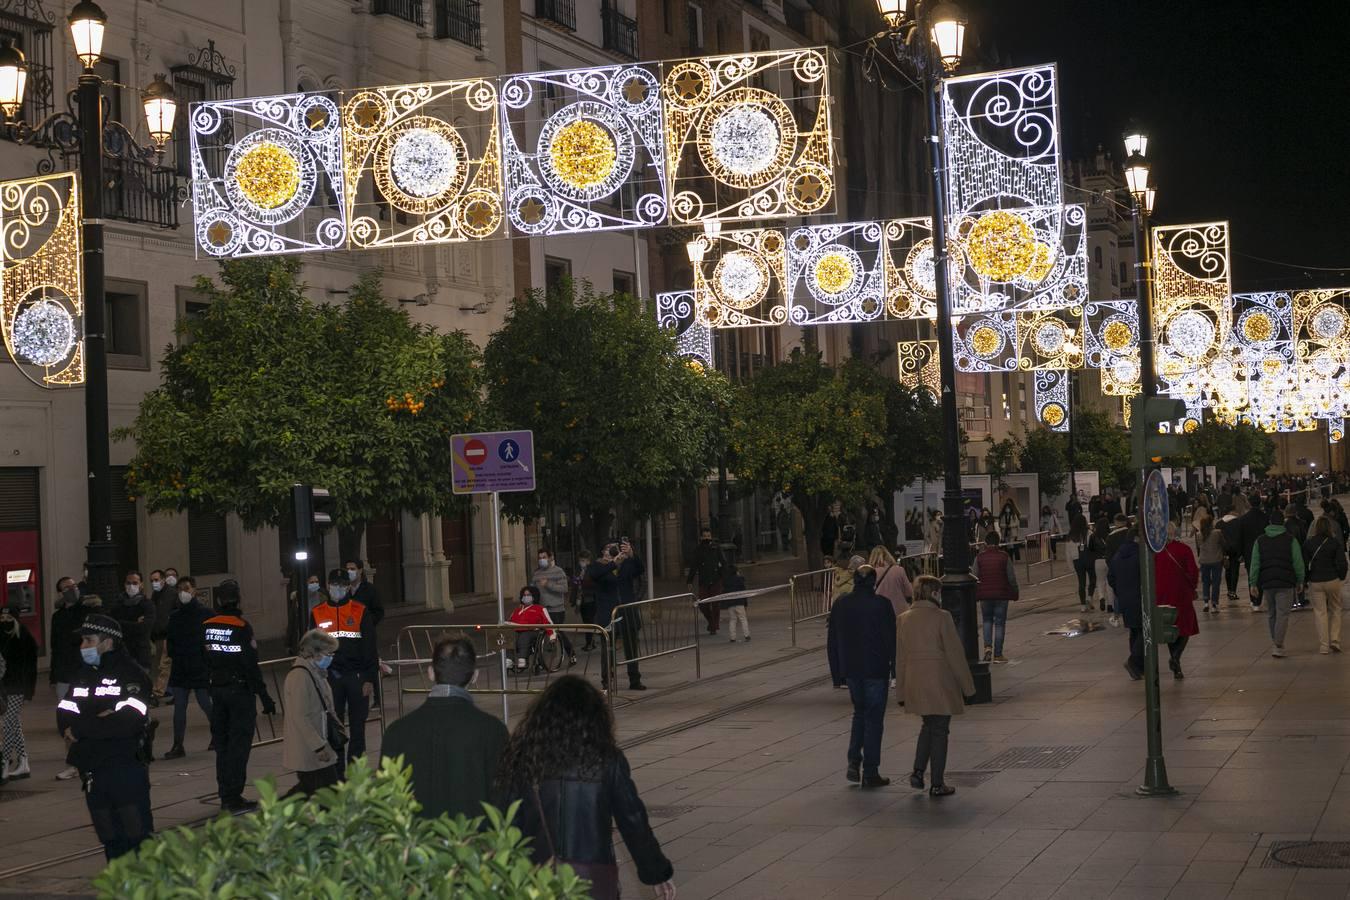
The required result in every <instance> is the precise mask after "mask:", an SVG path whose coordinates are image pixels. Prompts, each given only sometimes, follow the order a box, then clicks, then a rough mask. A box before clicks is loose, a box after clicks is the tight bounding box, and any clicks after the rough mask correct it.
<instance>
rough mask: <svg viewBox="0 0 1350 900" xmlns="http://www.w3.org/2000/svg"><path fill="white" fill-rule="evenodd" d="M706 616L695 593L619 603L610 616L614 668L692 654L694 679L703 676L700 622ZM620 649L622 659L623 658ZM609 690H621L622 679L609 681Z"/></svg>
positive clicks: (615, 678)
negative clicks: (702, 612) (696, 599)
mask: <svg viewBox="0 0 1350 900" xmlns="http://www.w3.org/2000/svg"><path fill="white" fill-rule="evenodd" d="M701 621H703V616H702V614H701V611H700V610H699V608H698V603H697V601H695V599H694V595H693V594H689V593H684V594H671V595H669V596H666V597H654V598H652V599H651V600H635V601H633V602H632V603H620V604H619V605H618V606H616V607H614V612H613V613H611V614H610V620H609V636H610V645H611V647H612V652H613V654H614V656H613V661H614V664H615V666H626V665H628V664H629V663H640V662H644V661H646V660H649V659H657V658H659V657H662V656H671V655H673V654H676V653H685V652H688V651H691V650H692V651H693V653H694V677H695V678H702V677H703V657H702V655H701V652H700V650H699V645H698V634H699V622H701ZM620 648H622V650H623V656H622V657H620V655H619V651H620ZM610 688H611V690H613V691H614V692H615V693H618V690H619V679H618V678H617V677H614V678H611V679H610Z"/></svg>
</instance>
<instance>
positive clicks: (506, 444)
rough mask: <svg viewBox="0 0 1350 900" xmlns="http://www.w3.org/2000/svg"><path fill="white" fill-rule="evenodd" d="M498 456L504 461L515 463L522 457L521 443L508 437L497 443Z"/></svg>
mask: <svg viewBox="0 0 1350 900" xmlns="http://www.w3.org/2000/svg"><path fill="white" fill-rule="evenodd" d="M497 456H498V457H500V458H501V461H502V462H508V463H513V462H515V461H516V460H518V459H520V445H519V444H517V443H516V442H515V441H513V440H511V439H510V438H507V439H506V440H504V441H502V442H501V443H500V444H498V445H497Z"/></svg>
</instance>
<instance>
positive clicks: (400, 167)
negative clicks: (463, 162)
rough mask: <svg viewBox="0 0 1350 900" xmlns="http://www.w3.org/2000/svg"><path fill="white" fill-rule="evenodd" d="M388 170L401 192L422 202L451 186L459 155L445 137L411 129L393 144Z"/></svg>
mask: <svg viewBox="0 0 1350 900" xmlns="http://www.w3.org/2000/svg"><path fill="white" fill-rule="evenodd" d="M391 168H392V170H393V175H394V183H395V184H397V185H398V186H399V189H400V190H402V191H403V192H404V193H406V194H408V195H409V196H410V197H418V198H422V199H425V198H427V197H435V196H438V195H440V194H442V193H444V192H445V191H446V190H447V189H449V188H450V186H451V185H452V184H454V181H455V175H456V174H457V173H458V171H459V155H458V153H456V151H455V146H454V145H453V144H452V143H450V141H448V140H446V139H445V136H444V135H441V134H437V133H436V132H434V131H432V130H430V129H428V128H410V129H408V130H407V131H406V132H404V133H403V134H402V135H400V136H399V138H398V140H397V141H395V142H394V150H393V153H392V154H391Z"/></svg>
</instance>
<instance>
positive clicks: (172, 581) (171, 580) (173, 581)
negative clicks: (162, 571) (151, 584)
mask: <svg viewBox="0 0 1350 900" xmlns="http://www.w3.org/2000/svg"><path fill="white" fill-rule="evenodd" d="M164 583H165V584H167V585H168V586H169V587H174V586H176V585H177V584H178V576H177V575H165V576H164Z"/></svg>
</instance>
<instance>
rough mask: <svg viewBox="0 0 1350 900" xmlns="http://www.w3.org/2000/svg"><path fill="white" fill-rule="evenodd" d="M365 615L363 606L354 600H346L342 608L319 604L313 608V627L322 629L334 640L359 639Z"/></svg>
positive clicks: (329, 604)
mask: <svg viewBox="0 0 1350 900" xmlns="http://www.w3.org/2000/svg"><path fill="white" fill-rule="evenodd" d="M365 615H366V607H365V604H362V603H358V602H357V601H355V600H348V601H347V602H346V603H344V604H343V605H342V606H333V605H332V604H331V603H321V604H319V605H318V606H316V607H314V627H315V628H322V629H323V630H324V631H326V632H328V633H329V634H331V635H332V636H333V637H335V638H359V637H360V636H361V621H362V619H364V618H365Z"/></svg>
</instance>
